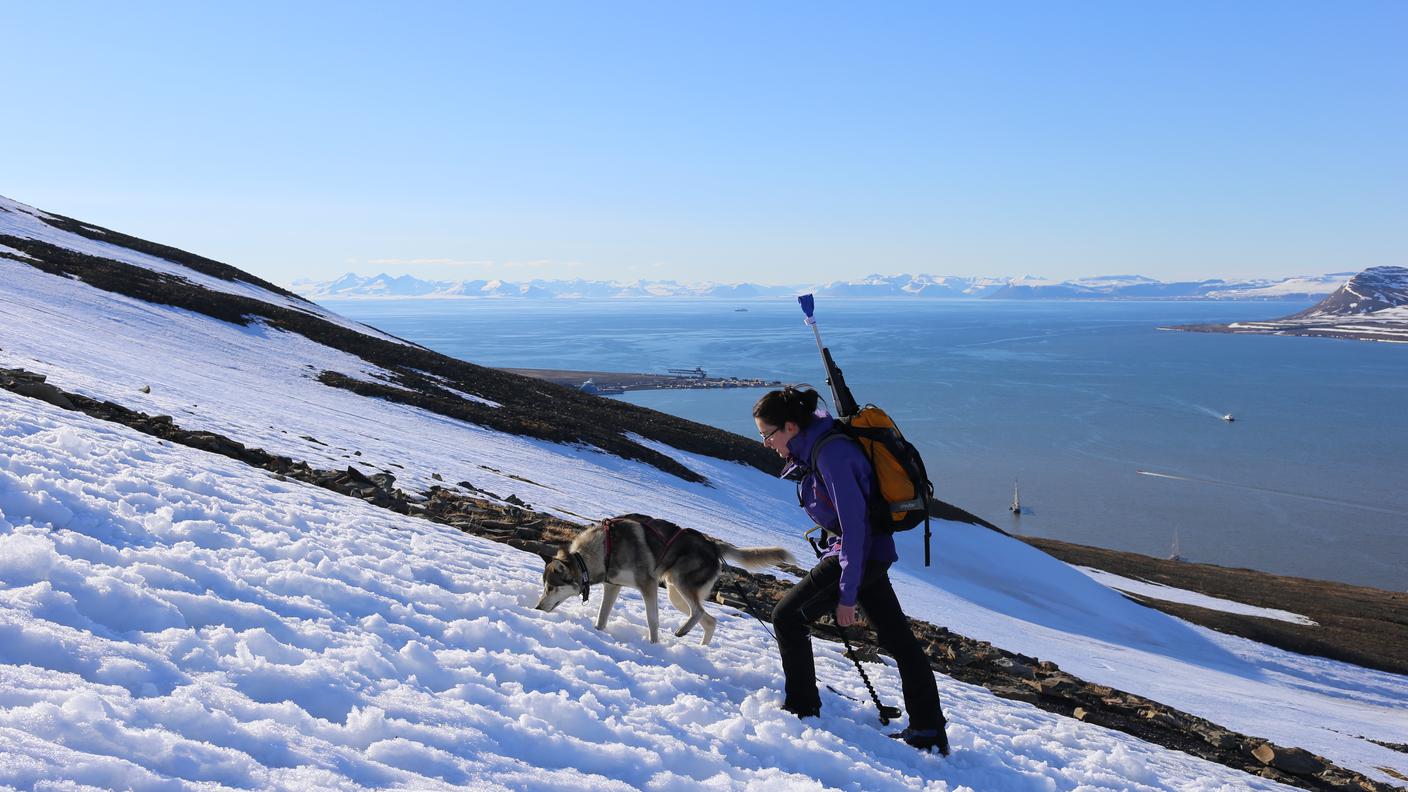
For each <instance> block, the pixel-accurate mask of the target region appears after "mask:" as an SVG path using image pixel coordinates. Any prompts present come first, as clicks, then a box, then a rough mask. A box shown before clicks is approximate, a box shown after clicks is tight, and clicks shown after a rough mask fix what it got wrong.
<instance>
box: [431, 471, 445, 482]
mask: <svg viewBox="0 0 1408 792" xmlns="http://www.w3.org/2000/svg"><path fill="white" fill-rule="evenodd" d="M430 477H431V478H433V479H435V480H436V481H444V480H445V479H444V478H443V477H442V476H441V475H440V474H439V473H431V474H430Z"/></svg>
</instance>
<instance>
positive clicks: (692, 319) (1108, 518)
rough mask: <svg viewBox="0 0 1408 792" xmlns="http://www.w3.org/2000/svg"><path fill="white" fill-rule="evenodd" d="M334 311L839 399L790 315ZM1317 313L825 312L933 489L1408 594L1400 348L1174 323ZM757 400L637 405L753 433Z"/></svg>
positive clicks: (603, 363)
mask: <svg viewBox="0 0 1408 792" xmlns="http://www.w3.org/2000/svg"><path fill="white" fill-rule="evenodd" d="M328 305H329V307H331V308H332V309H333V310H336V311H338V312H340V313H342V314H344V315H346V316H349V317H351V318H354V319H357V320H359V321H363V322H366V323H367V324H370V325H373V326H375V327H378V328H380V329H382V330H385V331H387V332H389V333H392V334H395V335H398V336H400V337H402V338H405V339H408V340H411V341H415V342H417V343H420V344H423V345H425V346H428V347H430V348H432V349H435V350H437V351H440V352H443V353H446V354H449V355H452V356H455V357H459V358H462V359H465V360H469V361H471V362H474V363H479V364H481V365H489V366H503V367H520V368H564V369H583V370H598V371H649V372H663V371H664V370H665V369H666V368H681V367H683V368H690V367H694V366H702V367H703V368H704V369H706V370H707V371H708V372H709V373H710V375H714V376H730V375H732V376H740V377H765V378H768V379H777V380H781V381H784V382H807V383H812V384H814V385H816V386H817V387H818V389H821V390H823V392H824V393H825V376H824V373H823V372H822V369H821V365H820V362H819V356H818V354H817V350H816V345H815V342H814V341H813V339H812V335H811V332H810V330H808V329H807V328H806V327H805V326H804V325H803V324H802V321H801V313H800V311H799V310H798V308H797V306H796V303H795V302H793V301H791V300H767V301H746V302H724V301H703V300H663V299H658V300H603V301H596V300H592V301H554V302H534V301H527V300H522V301H520V300H512V301H490V300H463V301H355V302H354V301H339V302H329V303H328ZM1303 307H1306V305H1305V304H1292V303H1266V302H1243V303H1225V302H1158V303H1154V302H1140V303H1124V302H997V301H957V302H952V301H943V302H937V301H932V302H931V301H923V300H913V299H911V300H904V299H897V300H850V301H846V300H835V299H832V300H827V299H823V300H821V301H820V304H819V306H818V312H817V318H818V320H819V321H820V323H821V324H820V327H821V331H822V336H823V340H824V341H825V342H826V343H827V345H828V346H829V347H830V348H831V350H832V352H833V354H834V355H835V356H836V359H837V361H838V363H839V364H840V365H841V366H842V368H843V370H844V372H845V376H846V379H847V381H848V382H849V383H850V385H851V388H852V390H853V392H854V393H855V395H856V397H857V399H858V400H859V401H861V402H862V403H864V402H865V401H874V402H877V403H880V404H882V405H883V406H884V407H885V408H886V409H887V410H888V411H889V412H890V413H891V414H892V415H894V416H895V417H896V419H897V420H898V421H899V424H900V426H901V428H902V429H903V430H904V432H905V434H906V436H908V437H909V438H910V439H911V440H913V441H914V442H915V443H916V445H918V446H919V448H920V450H921V451H922V452H923V454H924V458H925V460H926V462H927V463H928V466H929V470H930V474H931V478H932V479H933V481H934V483H935V485H936V488H937V491H938V494H939V496H940V497H941V498H942V499H944V500H946V501H949V502H951V503H954V504H957V505H959V506H962V507H963V508H966V509H968V510H970V511H972V512H974V513H976V514H979V515H981V516H983V517H985V518H987V519H988V520H990V521H992V522H994V523H996V524H997V525H999V526H1002V527H1003V528H1005V529H1007V530H1009V531H1012V532H1014V533H1020V534H1027V535H1033V536H1045V537H1050V538H1056V539H1062V540H1067V541H1072V542H1078V543H1081V544H1090V545H1097V546H1101V547H1110V548H1115V549H1120V550H1130V551H1134V552H1139V553H1145V554H1149V555H1155V556H1160V557H1162V556H1167V555H1168V554H1169V553H1170V551H1171V548H1172V546H1173V543H1174V540H1175V536H1176V537H1177V543H1178V548H1179V551H1180V552H1181V554H1182V556H1183V557H1184V558H1186V559H1189V560H1193V561H1203V562H1209V563H1216V564H1222V565H1226V566H1241V567H1250V568H1253V569H1261V570H1265V571H1269V572H1276V573H1280V574H1290V575H1298V576H1303V577H1311V578H1322V579H1331V580H1339V581H1344V582H1349V583H1357V584H1361V585H1370V586H1377V587H1380V588H1389V589H1394V590H1403V589H1405V588H1408V462H1405V457H1406V456H1408V347H1404V346H1397V345H1387V344H1376V343H1368V342H1356V341H1336V340H1327V339H1316V338H1288V337H1260V336H1234V335H1221V334H1203V333H1182V332H1172V331H1166V330H1160V329H1159V328H1160V327H1163V326H1167V325H1172V324H1184V323H1197V322H1227V321H1234V320H1241V319H1246V320H1253V319H1267V318H1272V317H1277V316H1283V315H1286V314H1288V313H1292V312H1294V311H1297V310H1300V309H1301V308H1303ZM739 308H746V309H747V310H746V311H740V310H737V309H739ZM759 395H761V391H758V390H752V389H738V390H709V391H699V390H680V391H639V392H633V393H629V394H627V395H626V396H624V397H621V398H624V399H626V400H628V401H631V402H633V403H636V404H641V405H645V406H648V407H651V408H653V409H658V410H662V411H665V412H670V413H674V414H677V415H681V416H684V417H686V418H690V419H692V420H696V421H700V422H701V423H707V424H711V425H714V426H718V427H721V428H723V429H727V430H729V431H733V432H737V433H739V434H742V435H745V436H747V437H754V436H755V433H754V429H753V423H752V419H751V417H750V410H751V407H752V403H753V401H754V400H755V399H756V398H757V397H758V396H759ZM828 398H829V395H828ZM1227 413H1231V414H1233V415H1234V416H1235V417H1236V421H1235V422H1233V423H1228V422H1226V421H1223V420H1222V416H1223V415H1224V414H1227ZM1151 474H1153V475H1151ZM1014 481H1017V482H1019V483H1020V487H1021V496H1022V505H1023V507H1024V511H1023V513H1022V515H1021V516H1020V517H1014V516H1012V515H1011V514H1010V513H1009V512H1008V509H1007V506H1008V504H1009V503H1010V502H1011V498H1012V489H1013V483H1014Z"/></svg>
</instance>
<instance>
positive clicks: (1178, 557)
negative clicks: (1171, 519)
mask: <svg viewBox="0 0 1408 792" xmlns="http://www.w3.org/2000/svg"><path fill="white" fill-rule="evenodd" d="M1168 560H1170V561H1182V560H1183V554H1182V552H1181V551H1180V550H1179V548H1178V529H1177V528H1174V529H1173V549H1172V551H1171V552H1170V553H1169V554H1168Z"/></svg>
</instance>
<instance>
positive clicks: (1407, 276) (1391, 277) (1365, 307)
mask: <svg viewBox="0 0 1408 792" xmlns="http://www.w3.org/2000/svg"><path fill="white" fill-rule="evenodd" d="M1403 305H1408V268H1404V267H1393V266H1386V267H1369V268H1368V269H1366V270H1364V271H1363V272H1361V273H1359V274H1358V275H1355V276H1354V277H1352V278H1350V279H1349V281H1348V282H1347V283H1345V284H1344V285H1343V286H1341V287H1340V288H1339V289H1338V290H1336V291H1335V292H1334V293H1333V294H1331V295H1330V296H1329V297H1326V298H1325V299H1323V300H1321V301H1320V302H1319V303H1317V304H1316V305H1315V306H1314V307H1312V308H1309V309H1307V310H1305V311H1301V312H1300V313H1298V314H1296V315H1295V317H1298V318H1299V317H1313V316H1363V315H1365V314H1371V313H1374V312H1375V311H1382V310H1386V309H1388V308H1397V307H1399V306H1403Z"/></svg>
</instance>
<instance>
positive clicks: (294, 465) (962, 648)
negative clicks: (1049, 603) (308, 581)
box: [0, 369, 1392, 792]
mask: <svg viewBox="0 0 1408 792" xmlns="http://www.w3.org/2000/svg"><path fill="white" fill-rule="evenodd" d="M0 388H4V389H5V390H8V391H11V392H13V393H16V394H18V395H21V396H26V397H29V398H34V399H39V400H42V401H45V402H48V403H50V404H53V405H55V406H57V407H60V408H62V409H65V410H74V411H79V412H83V413H85V414H87V415H90V416H92V417H95V418H99V419H101V420H106V421H111V422H114V423H119V424H122V425H125V426H128V427H131V428H133V429H135V430H137V431H140V432H143V433H145V434H148V435H151V436H154V437H157V438H160V439H162V440H164V441H167V442H172V443H177V444H180V445H184V446H189V447H192V448H197V449H201V450H204V451H207V452H209V453H214V454H219V455H221V456H225V457H229V458H231V459H236V460H240V461H242V462H244V463H246V464H249V465H252V466H255V467H259V468H262V469H264V470H267V471H269V473H270V474H271V475H275V476H278V477H279V478H280V479H295V480H298V481H304V482H307V483H310V484H313V485H316V486H319V487H322V488H325V489H328V490H331V491H334V492H338V493H341V494H344V495H346V496H348V497H355V498H360V499H361V500H364V501H366V502H368V503H371V504H372V505H375V506H379V507H382V508H386V509H390V510H392V511H395V512H398V513H401V514H406V515H411V516H415V517H419V518H422V519H427V520H432V521H434V522H439V523H443V524H446V525H450V526H453V527H455V528H458V529H459V530H462V531H465V532H467V533H471V534H474V535H476V536H481V537H484V538H487V539H491V540H494V541H498V542H503V543H505V544H508V545H510V546H512V547H515V548H518V549H520V550H523V551H525V552H532V553H536V554H539V555H550V554H552V553H553V552H555V551H556V548H557V546H558V545H560V544H562V543H566V542H570V541H571V539H572V538H573V537H574V536H575V535H576V534H577V532H579V531H581V530H583V529H584V528H585V527H586V526H585V525H582V524H576V523H572V522H569V521H566V520H562V519H560V518H557V517H555V516H552V515H549V514H545V513H541V512H535V511H533V509H532V507H531V506H530V505H529V504H526V503H523V502H522V501H521V500H519V499H518V498H516V497H515V496H513V495H508V496H506V497H502V498H500V497H499V496H498V495H496V494H494V493H492V492H487V491H484V490H481V489H478V488H476V487H475V486H474V485H473V484H471V483H470V482H468V481H461V482H458V483H457V484H455V485H454V486H453V487H450V486H438V485H437V486H433V487H431V488H430V489H429V490H428V491H426V492H406V491H404V490H402V489H400V488H397V487H396V486H395V476H394V474H392V473H391V472H390V471H381V472H378V473H374V474H371V475H368V474H365V473H363V472H362V471H360V470H358V469H357V468H356V467H353V466H349V467H348V468H347V469H346V470H323V469H317V468H313V467H312V466H310V465H309V464H308V463H307V462H304V461H301V460H294V459H292V458H290V457H287V456H282V455H275V454H270V453H268V452H266V451H264V450H262V449H259V448H249V447H246V446H245V445H244V444H242V443H240V442H239V441H237V440H235V439H232V438H229V437H224V436H222V435H218V434H215V433H212V432H201V431H189V430H185V429H182V428H181V427H180V426H178V425H176V424H175V423H174V421H173V419H172V418H171V416H166V415H155V416H153V415H148V414H146V413H141V412H137V411H134V410H131V409H129V408H127V407H124V406H122V405H120V404H117V403H115V402H112V401H99V400H97V399H92V398H89V397H86V396H83V395H80V394H77V393H72V392H68V391H64V390H62V389H60V388H58V387H56V386H55V385H53V384H51V383H49V382H47V380H46V377H45V376H44V375H43V374H39V373H35V372H30V371H26V370H24V369H0ZM788 571H789V572H790V573H792V574H794V575H795V574H800V573H802V572H803V571H804V570H801V569H800V568H796V567H792V568H790V569H788ZM789 585H790V582H789V581H783V580H779V579H778V578H776V577H774V576H772V575H767V574H754V573H749V572H747V571H744V570H741V569H735V568H732V567H730V568H728V569H727V570H726V572H725V574H724V576H723V577H722V578H721V579H720V583H719V586H718V590H717V593H716V594H715V599H716V600H717V601H719V602H721V603H723V604H726V605H729V606H731V607H735V608H738V609H740V610H743V611H744V612H747V613H749V614H751V615H753V616H754V617H756V618H758V619H760V620H764V621H766V620H767V619H768V618H769V617H770V614H771V612H772V608H773V607H774V605H775V604H776V602H777V600H778V599H779V598H780V597H781V595H782V593H783V592H784V591H786V589H787V588H788V586H789ZM912 621H913V626H914V629H915V633H916V635H917V636H918V637H919V639H920V641H921V643H923V645H924V646H925V652H926V654H927V656H928V658H929V662H930V665H931V666H932V667H933V668H934V669H935V670H937V671H939V672H941V673H944V674H947V675H949V676H952V677H953V678H955V679H959V680H961V681H963V682H967V683H970V684H977V685H982V686H984V687H986V688H987V689H989V690H991V691H992V692H993V693H994V694H995V695H998V696H1001V697H1003V698H1008V699H1015V700H1019V701H1025V702H1028V703H1030V704H1032V705H1034V706H1037V707H1040V708H1041V709H1044V710H1048V711H1051V712H1056V713H1060V714H1062V715H1067V716H1070V717H1074V718H1076V719H1078V720H1083V721H1086V722H1088V723H1094V724H1097V725H1100V726H1103V727H1106V728H1111V729H1116V730H1118V731H1122V732H1126V733H1128V734H1132V735H1134V736H1137V737H1139V738H1140V739H1143V740H1146V741H1149V742H1153V743H1156V744H1158V745H1162V746H1164V747H1167V748H1173V749H1176V750H1180V751H1183V752H1185V753H1189V754H1192V755H1194V756H1198V757H1201V758H1204V759H1207V760H1209V761H1214V762H1217V763H1219V764H1223V765H1226V766H1228V767H1233V768H1237V769H1241V770H1244V771H1246V772H1248V773H1253V774H1256V775H1259V776H1263V777H1266V778H1271V779H1274V780H1276V781H1279V782H1281V783H1285V784H1288V785H1292V786H1296V787H1300V788H1303V789H1310V790H1368V791H1370V792H1379V791H1380V790H1390V789H1392V787H1390V786H1388V785H1386V784H1382V783H1379V782H1376V781H1374V780H1372V779H1369V778H1367V777H1365V776H1363V775H1362V774H1359V773H1356V772H1354V771H1351V770H1348V769H1346V768H1343V767H1339V766H1337V765H1335V764H1333V763H1331V762H1330V761H1329V760H1327V759H1325V758H1324V757H1320V756H1316V755H1313V754H1310V753H1309V752H1307V751H1305V750H1303V749H1300V748H1295V747H1289V746H1280V745H1275V744H1273V743H1270V742H1269V741H1266V740H1263V739H1260V738H1257V737H1254V736H1250V735H1244V734H1238V733H1236V732H1233V731H1231V730H1228V729H1225V728H1223V727H1221V726H1218V725H1217V724H1215V723H1212V722H1211V721H1208V720H1206V719H1203V718H1199V717H1197V716H1194V715H1191V714H1189V713H1186V712H1182V711H1180V710H1177V709H1174V708H1172V707H1167V706H1165V705H1162V704H1159V703H1158V702H1156V701H1152V700H1150V699H1146V698H1143V697H1141V696H1137V695H1134V694H1131V693H1126V692H1124V691H1120V690H1116V689H1114V688H1110V687H1107V686H1103V685H1097V684H1094V683H1090V682H1087V681H1085V680H1082V679H1080V678H1078V677H1075V676H1073V675H1071V674H1068V673H1066V672H1064V671H1062V670H1061V669H1060V667H1059V666H1057V665H1056V664H1055V663H1052V662H1050V661H1044V660H1040V659H1038V658H1035V657H1029V656H1026V655H1021V654H1017V653H1013V652H1008V651H1006V650H1003V649H1001V648H999V647H995V646H993V645H992V644H990V643H988V642H986V641H978V640H974V639H971V638H968V637H966V636H963V635H959V634H957V633H954V632H951V631H949V630H948V629H946V628H944V627H940V626H936V625H932V624H929V623H927V622H922V621H917V620H912ZM818 637H822V638H826V639H828V640H837V639H836V637H835V636H829V635H828V634H827V632H826V631H821V632H819V633H818ZM852 643H853V645H855V646H857V655H858V656H859V658H860V659H862V660H865V659H870V660H872V661H873V660H874V658H875V657H876V655H877V654H878V653H879V652H880V649H879V646H878V643H877V642H876V640H875V636H874V633H873V632H872V631H870V630H869V629H868V628H865V627H861V628H859V629H856V630H854V631H853V633H852Z"/></svg>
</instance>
